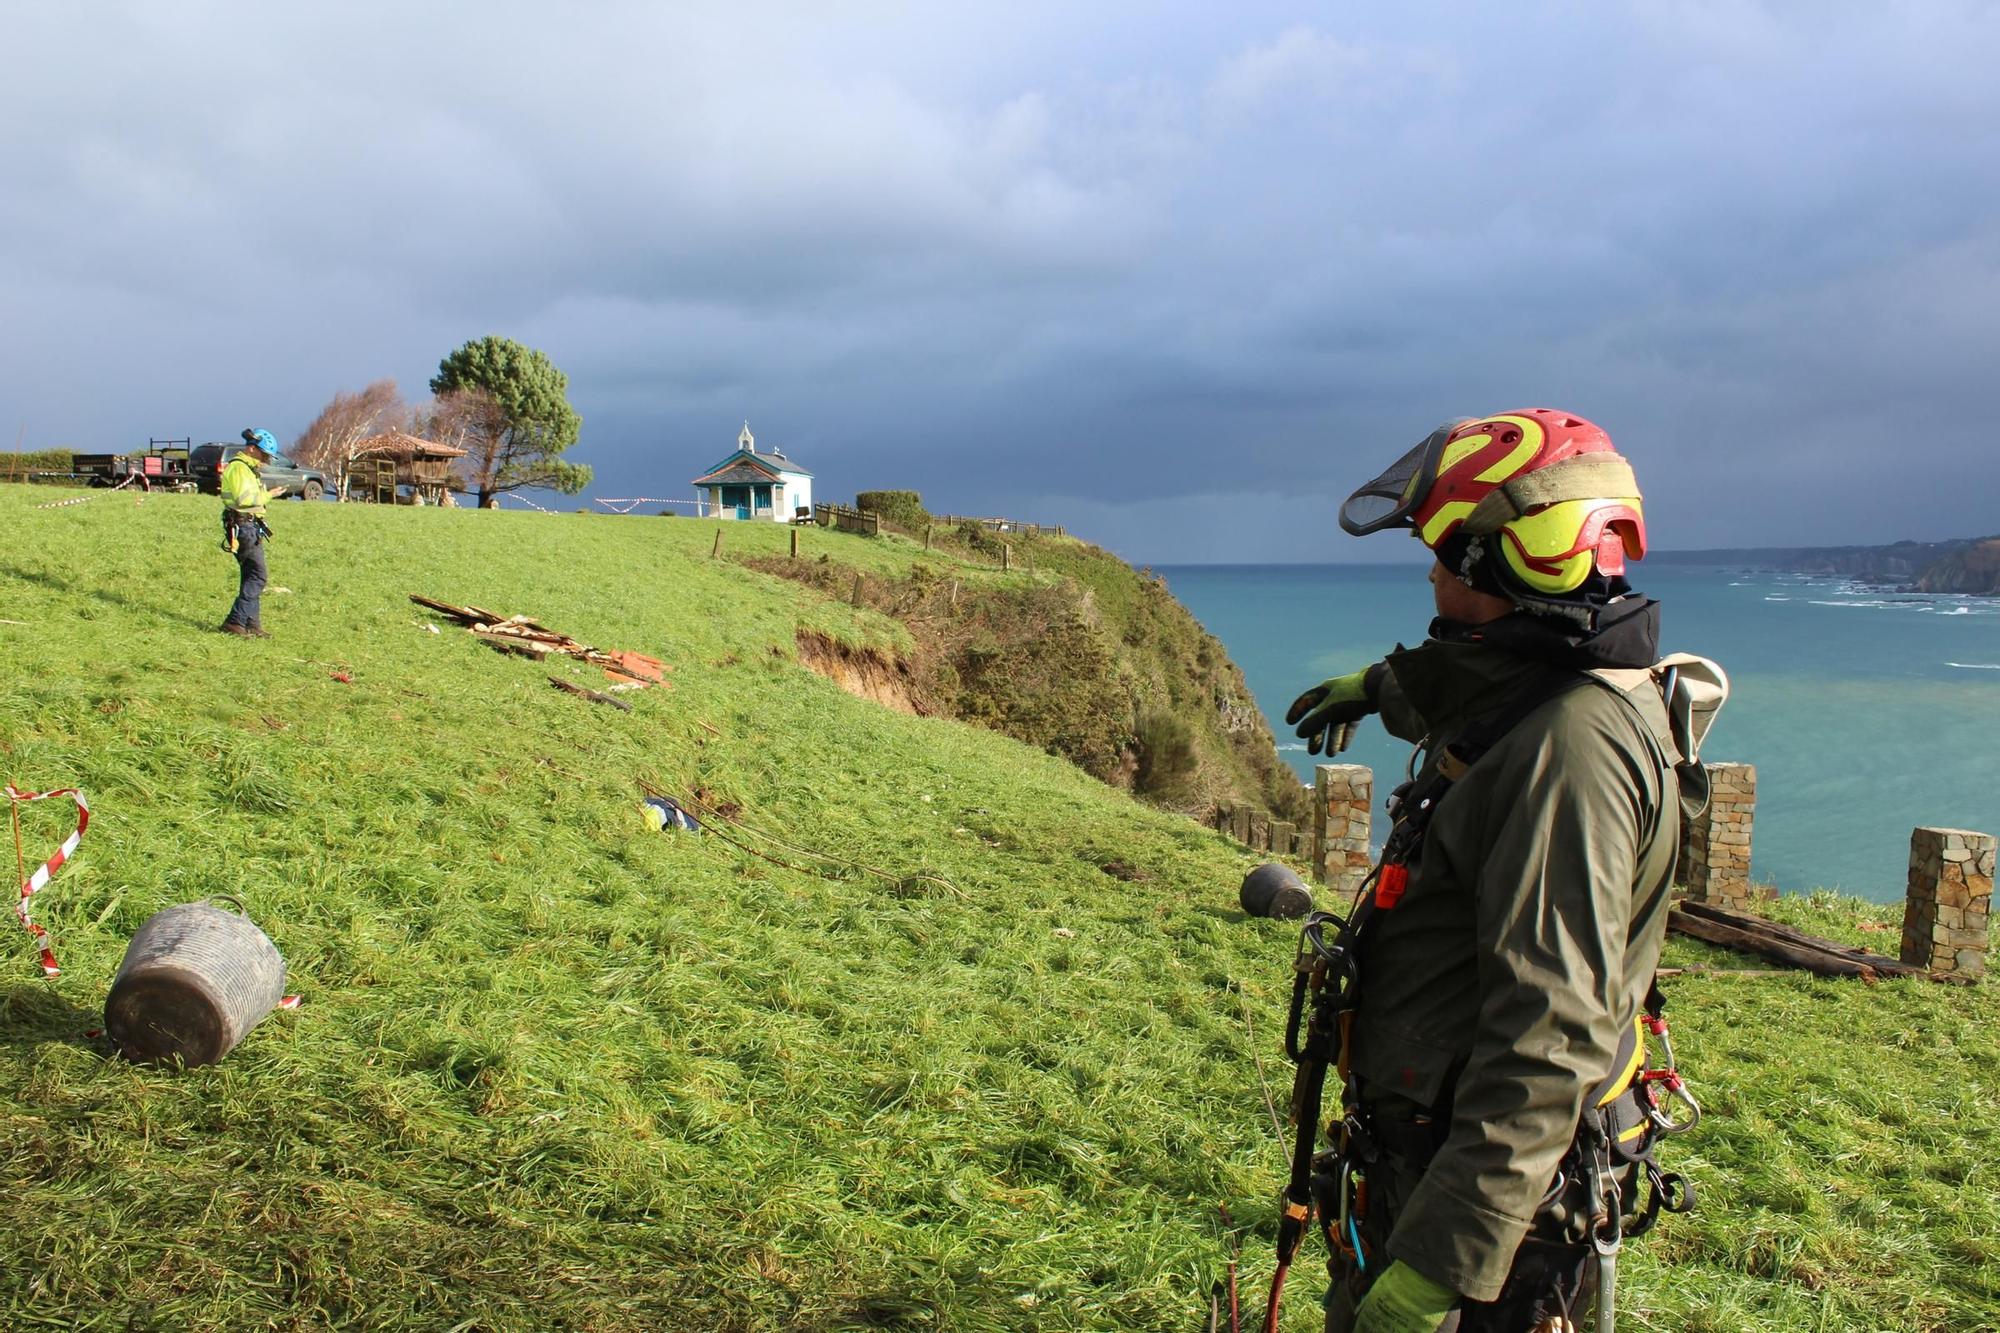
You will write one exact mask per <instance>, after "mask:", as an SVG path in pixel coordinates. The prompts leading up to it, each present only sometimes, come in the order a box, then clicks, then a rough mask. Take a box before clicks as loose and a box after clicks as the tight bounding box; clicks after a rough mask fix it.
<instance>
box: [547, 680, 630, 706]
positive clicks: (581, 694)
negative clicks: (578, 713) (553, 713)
mask: <svg viewBox="0 0 2000 1333" xmlns="http://www.w3.org/2000/svg"><path fill="white" fill-rule="evenodd" d="M549 684H551V685H553V686H555V687H556V688H557V689H559V690H561V691H562V692H563V693H564V694H574V695H575V696H576V697H577V698H579V699H588V700H590V701H591V702H592V703H594V704H610V705H611V706H612V707H613V708H615V709H617V710H618V711H619V712H621V713H629V712H631V711H632V705H631V704H630V703H628V702H626V701H625V700H623V699H617V698H613V697H612V696H611V695H608V694H604V693H602V692H601V691H598V690H586V689H584V688H583V686H581V685H574V684H571V683H570V682H569V681H566V680H564V679H563V678H562V677H561V676H550V677H549Z"/></svg>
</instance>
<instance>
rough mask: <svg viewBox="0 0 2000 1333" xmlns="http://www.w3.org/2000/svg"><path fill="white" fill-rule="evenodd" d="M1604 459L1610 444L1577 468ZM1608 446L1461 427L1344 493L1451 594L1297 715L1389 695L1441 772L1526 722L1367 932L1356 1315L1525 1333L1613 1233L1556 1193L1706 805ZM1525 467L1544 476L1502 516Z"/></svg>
mask: <svg viewBox="0 0 2000 1333" xmlns="http://www.w3.org/2000/svg"><path fill="white" fill-rule="evenodd" d="M1578 457H1583V458H1585V459H1586V460H1594V461H1589V462H1588V464H1587V466H1585V467H1582V468H1578V467H1576V466H1574V465H1571V466H1569V467H1567V468H1564V467H1559V466H1557V465H1559V464H1564V463H1566V462H1568V461H1569V460H1572V459H1576V458H1578ZM1607 457H1608V458H1609V459H1613V460H1616V461H1617V463H1618V464H1619V466H1620V467H1622V466H1623V460H1622V459H1617V455H1615V454H1613V453H1611V449H1610V442H1609V440H1608V439H1606V438H1605V436H1604V434H1603V432H1602V431H1599V430H1598V429H1597V428H1596V427H1594V426H1591V425H1590V424H1589V423H1587V422H1582V421H1580V420H1579V419H1577V418H1575V417H1571V416H1568V415H1567V414H1563V413H1553V412H1547V411H1545V410H1541V409H1533V410H1529V411H1525V412H1521V413H1513V414H1507V415H1505V416H1499V417H1492V418H1484V419H1481V420H1478V421H1474V422H1460V423H1453V424H1452V425H1450V426H1447V427H1444V428H1441V429H1440V430H1439V431H1438V432H1437V433H1435V434H1434V435H1433V436H1432V437H1431V438H1430V439H1429V440H1427V441H1426V442H1425V444H1423V445H1420V446H1418V448H1417V449H1416V450H1413V451H1412V453H1411V454H1410V455H1409V456H1408V457H1406V458H1405V459H1404V460H1403V461H1402V462H1401V463H1399V464H1398V465H1397V467H1396V468H1393V469H1391V471H1390V472H1389V473H1386V474H1384V476H1383V478H1381V479H1378V481H1377V482H1375V483H1371V486H1370V487H1368V488H1364V489H1363V491H1362V492H1359V493H1357V495H1356V497H1355V498H1354V499H1351V500H1350V501H1349V502H1348V505H1347V507H1346V508H1345V509H1344V510H1343V513H1342V523H1343V526H1346V527H1348V528H1349V530H1350V531H1362V532H1366V531H1374V530H1377V529H1379V528H1380V527H1386V526H1394V525H1403V526H1409V527H1412V528H1413V529H1414V530H1415V531H1416V535H1417V536H1418V537H1419V538H1421V539H1422V540H1424V542H1425V544H1426V545H1428V546H1430V547H1431V549H1432V551H1433V553H1434V554H1435V555H1436V556H1437V563H1436V564H1435V565H1434V567H1433V569H1432V572H1431V581H1432V583H1433V585H1434V588H1435V599H1436V605H1437V610H1438V612H1439V616H1438V619H1436V620H1435V621H1433V622H1432V625H1431V631H1430V636H1429V638H1428V639H1427V640H1426V641H1425V642H1424V643H1423V644H1422V645H1420V646H1418V647H1416V648H1412V649H1398V650H1397V651H1396V652H1394V653H1392V654H1391V655H1390V656H1389V657H1388V658H1387V659H1386V660H1385V661H1383V662H1381V663H1378V664H1376V665H1375V666H1373V667H1370V668H1368V669H1366V670H1364V671H1360V672H1356V673H1354V674H1353V675H1351V676H1347V677H1339V678H1336V679H1334V680H1329V681H1326V682H1324V683H1323V684H1321V685H1319V686H1316V687H1314V688H1313V689H1312V690H1308V691H1306V693H1305V694H1303V695H1301V696H1300V698H1299V700H1298V701H1297V702H1296V703H1295V704H1294V705H1293V707H1292V712H1291V714H1290V716H1289V717H1288V721H1291V722H1294V723H1298V724H1299V728H1298V730H1299V734H1300V735H1301V736H1304V737H1307V738H1308V739H1309V741H1310V743H1311V748H1312V749H1314V750H1315V751H1318V750H1319V749H1321V748H1322V747H1325V748H1327V749H1328V750H1329V752H1330V751H1331V750H1333V749H1336V748H1338V744H1339V742H1338V740H1337V739H1336V738H1337V736H1338V735H1339V733H1340V730H1341V729H1342V728H1349V727H1351V726H1352V725H1354V724H1355V723H1356V722H1358V721H1359V720H1360V719H1361V718H1362V717H1364V716H1366V715H1367V714H1369V713H1373V712H1379V713H1380V714H1381V716H1382V719H1383V722H1384V724H1385V725H1386V726H1387V727H1388V729H1389V730H1390V732H1392V733H1393V734H1395V735H1397V736H1399V737H1402V738H1403V739H1406V740H1409V741H1411V742H1412V743H1422V744H1423V745H1424V747H1425V750H1424V753H1425V755H1426V765H1425V768H1424V769H1423V770H1421V771H1420V773H1419V775H1418V784H1419V785H1421V784H1422V782H1423V781H1424V777H1425V776H1426V775H1427V774H1428V773H1429V771H1430V770H1431V769H1432V768H1433V767H1435V766H1436V765H1438V764H1439V763H1440V762H1443V761H1444V759H1445V755H1446V753H1447V746H1448V745H1449V744H1450V743H1451V742H1452V741H1453V740H1454V739H1455V738H1458V737H1460V736H1462V735H1464V734H1465V733H1466V732H1467V729H1468V728H1470V727H1475V726H1484V727H1487V728H1489V729H1490V728H1491V727H1492V726H1494V725H1495V724H1496V720H1497V719H1500V718H1503V717H1504V718H1506V719H1508V724H1505V725H1504V730H1502V731H1501V733H1500V734H1499V736H1498V739H1496V740H1492V741H1491V744H1490V748H1488V749H1486V750H1485V751H1484V752H1483V753H1482V754H1480V755H1478V756H1477V757H1476V759H1475V760H1474V762H1472V763H1470V765H1469V766H1467V767H1465V768H1464V770H1463V772H1462V774H1460V776H1459V777H1458V779H1457V780H1456V781H1455V782H1454V784H1453V785H1452V786H1451V788H1450V789H1449V790H1448V792H1447V793H1446V794H1445V797H1444V798H1442V799H1440V800H1439V802H1438V804H1437V805H1436V807H1435V813H1434V815H1433V816H1432V818H1431V820H1430V823H1429V825H1428V827H1427V829H1426V831H1425V833H1424V835H1423V837H1422V840H1421V842H1420V843H1419V844H1418V847H1417V851H1416V853H1415V855H1414V857H1413V858H1412V860H1411V863H1410V865H1409V867H1408V872H1409V878H1408V881H1407V886H1406V887H1405V888H1404V889H1403V891H1402V894H1401V897H1400V898H1399V899H1397V900H1396V901H1395V902H1394V903H1393V906H1392V907H1391V908H1390V909H1388V910H1380V911H1377V912H1375V913H1374V915H1373V917H1372V919H1371V920H1370V922H1369V925H1368V928H1367V931H1366V933H1365V934H1364V936H1363V937H1362V941H1361V946H1360V952H1359V955H1358V957H1357V959H1356V975H1357V977H1358V980H1357V981H1356V983H1355V992H1354V995H1355V999H1354V1001H1353V1013H1352V1017H1351V1021H1352V1027H1351V1030H1350V1032H1349V1035H1348V1038H1347V1042H1346V1054H1347V1060H1348V1085H1347V1089H1346V1091H1347V1096H1348V1099H1349V1105H1350V1108H1351V1109H1352V1110H1353V1111H1354V1112H1355V1113H1356V1115H1357V1117H1358V1121H1357V1122H1358V1123H1359V1122H1365V1123H1366V1124H1367V1125H1368V1126H1369V1127H1370V1130H1371V1132H1372V1134H1373V1137H1374V1138H1375V1139H1376V1140H1379V1144H1380V1147H1381V1148H1382V1149H1383V1150H1384V1156H1383V1159H1382V1160H1380V1161H1378V1162H1375V1163H1373V1164H1371V1165H1370V1166H1369V1167H1368V1169H1367V1172H1366V1174H1367V1179H1368V1186H1369V1191H1370V1202H1369V1203H1368V1206H1367V1209H1366V1215H1365V1216H1364V1217H1363V1219H1362V1222H1361V1225H1360V1227H1359V1228H1358V1231H1357V1234H1358V1236H1359V1238H1360V1241H1361V1247H1360V1248H1361V1250H1362V1253H1363V1256H1364V1259H1365V1265H1360V1266H1358V1265H1356V1264H1355V1263H1353V1261H1351V1260H1349V1261H1347V1262H1346V1264H1345V1265H1344V1266H1343V1264H1342V1263H1341V1262H1340V1261H1339V1258H1338V1256H1336V1263H1335V1270H1334V1278H1335V1281H1334V1286H1333V1289H1332V1290H1331V1292H1330V1293H1329V1299H1328V1319H1327V1327H1328V1329H1329V1330H1332V1331H1333V1333H1345V1330H1349V1329H1358V1330H1362V1331H1363V1333H1431V1331H1432V1330H1436V1329H1440V1328H1444V1329H1451V1328H1457V1329H1461V1330H1473V1329H1479V1330H1492V1331H1493V1333H1513V1331H1514V1330H1517V1329H1518V1330H1524V1331H1525V1330H1528V1329H1532V1328H1538V1327H1541V1326H1542V1321H1543V1320H1545V1319H1546V1318H1548V1317H1549V1316H1550V1315H1551V1314H1552V1313H1560V1312H1569V1313H1571V1314H1572V1316H1573V1315H1574V1313H1576V1310H1575V1306H1576V1304H1577V1303H1578V1302H1580V1301H1584V1300H1585V1299H1586V1298H1587V1295H1588V1288H1589V1284H1590V1281H1591V1274H1590V1271H1589V1268H1590V1266H1589V1264H1588V1262H1587V1260H1588V1259H1589V1249H1588V1244H1587V1242H1586V1243H1584V1244H1583V1245H1582V1246H1581V1247H1579V1246H1578V1244H1577V1243H1576V1240H1575V1237H1574V1236H1569V1237H1563V1236H1560V1235H1559V1234H1557V1233H1556V1232H1555V1231H1554V1230H1553V1229H1551V1228H1549V1227H1548V1226H1547V1225H1545V1220H1544V1219H1541V1214H1542V1213H1543V1212H1544V1205H1545V1204H1546V1203H1547V1202H1548V1201H1549V1199H1550V1198H1551V1197H1553V1191H1552V1188H1551V1182H1552V1181H1554V1180H1555V1179H1556V1177H1557V1172H1558V1168H1559V1165H1560V1164H1561V1162H1562V1160H1563V1158H1564V1155H1565V1153H1566V1152H1567V1151H1568V1150H1569V1148H1570V1146H1571V1143H1572V1141H1573V1140H1574V1138H1575V1136H1576V1133H1577V1127H1578V1121H1579V1117H1580V1115H1581V1113H1582V1111H1583V1109H1584V1101H1585V1098H1586V1096H1587V1095H1588V1094H1590V1093H1591V1091H1592V1089H1593V1088H1594V1087H1595V1086H1596V1085H1597V1084H1598V1083H1599V1082H1600V1081H1601V1080H1603V1079H1604V1078H1605V1077H1606V1076H1607V1074H1609V1073H1611V1072H1612V1070H1613V1066H1614V1063H1615V1062H1616V1061H1617V1060H1618V1058H1619V1053H1620V1041H1621V1038H1622V1037H1623V1036H1624V1035H1625V1034H1626V1033H1627V1032H1628V1031H1629V1030H1630V1029H1631V1027H1632V1025H1633V1021H1634V1018H1635V1016H1636V1015H1637V1013H1638V1011H1639V1007H1640V1005H1641V1003H1642V1001H1643V999H1644V997H1645V995H1646V993H1647V990H1648V987H1649V985H1650V983H1651V981H1652V977H1653V971H1654V967H1655V965H1656V963H1657V962H1658V960H1659V954H1660V946H1661V942H1662V938H1663V936H1664V933H1665V928H1666V914H1667V893H1668V886H1669V882H1670V879H1671V876H1672V872H1673V865H1674V855H1675V847H1676V843H1677V841H1678V832H1679V818H1680V806H1679V802H1678V799H1677V786H1676V780H1675V775H1674V765H1675V764H1676V763H1677V762H1678V761H1679V759H1680V755H1679V754H1678V753H1677V751H1676V750H1675V748H1674V741H1673V739H1672V737H1673V729H1672V727H1671V725H1670V722H1669V719H1668V716H1667V710H1666V707H1665V705H1664V703H1663V701H1662V698H1661V695H1660V691H1659V689H1658V688H1657V686H1655V685H1654V684H1653V682H1652V680H1651V678H1650V676H1648V675H1647V674H1646V673H1645V672H1644V671H1643V670H1633V669H1634V668H1646V667H1649V666H1651V665H1652V664H1653V662H1654V661H1655V659H1656V658H1657V657H1658V638H1659V604H1658V603H1657V602H1653V601H1651V600H1649V599H1647V598H1644V597H1641V596H1639V595H1637V594H1635V593H1633V592H1632V591H1631V590H1630V587H1629V585H1627V584H1626V582H1625V579H1624V577H1623V575H1624V571H1625V564H1624V561H1625V557H1626V556H1627V555H1628V554H1629V555H1630V556H1632V557H1634V558H1636V557H1638V556H1639V555H1642V554H1643V552H1644V528H1643V524H1642V522H1641V520H1640V519H1639V498H1638V491H1637V486H1636V484H1635V483H1633V482H1632V481H1631V477H1630V469H1629V468H1623V471H1622V473H1620V472H1618V471H1616V470H1615V469H1609V468H1605V467H1602V466H1600V465H1599V464H1600V463H1601V462H1602V461H1603V460H1604V459H1605V458H1607ZM1509 465H1511V466H1512V467H1513V469H1514V470H1513V471H1512V472H1511V473H1509V472H1508V471H1507V468H1508V466H1509ZM1545 470H1553V471H1554V472H1555V476H1554V477H1553V478H1550V477H1547V476H1542V478H1541V480H1540V481H1538V482H1536V481H1533V480H1532V479H1533V478H1535V477H1536V476H1537V475H1538V474H1542V473H1544V472H1545ZM1510 477H1511V478H1513V479H1516V480H1522V479H1529V480H1528V481H1526V482H1524V483H1523V484H1521V485H1519V486H1517V487H1516V488H1515V490H1514V491H1513V493H1512V494H1510V495H1507V496H1504V497H1503V503H1502V505H1495V506H1489V507H1488V509H1487V510H1485V511H1478V502H1479V501H1480V500H1481V499H1482V498H1483V497H1484V496H1485V495H1487V494H1491V493H1496V492H1497V491H1499V490H1501V489H1502V488H1501V487H1500V486H1499V485H1497V484H1496V478H1497V480H1498V481H1499V482H1505V481H1507V480H1508V479H1509V478H1510ZM1391 506H1396V508H1394V509H1392V508H1391ZM1496 508H1498V509H1500V510H1501V513H1500V516H1499V519H1498V520H1497V521H1496V520H1495V518H1494V514H1493V511H1494V509H1496ZM1552 510H1553V511H1555V517H1554V518H1553V520H1552V521H1548V522H1543V523H1541V524H1540V525H1539V526H1537V524H1536V520H1538V519H1542V518H1544V517H1545V516H1546V515H1548V514H1549V513H1550V512H1551V511H1552ZM1475 511H1478V512H1480V513H1483V515H1484V521H1483V522H1482V521H1481V520H1480V519H1478V518H1475V517H1474V515H1475ZM1588 672H1603V673H1604V674H1603V676H1591V675H1584V674H1583V673H1588ZM1555 677H1561V678H1564V679H1566V680H1567V681H1568V687H1567V688H1562V689H1560V690H1559V691H1558V690H1557V689H1554V688H1551V686H1550V683H1549V682H1550V681H1551V680H1552V678H1555ZM1606 677H1608V679H1607V678H1606ZM1524 707H1525V708H1526V710H1527V711H1525V712H1523V711H1522V709H1523V708H1524ZM1545 1240H1546V1243H1544V1242H1545ZM1524 1241H1525V1242H1526V1243H1525V1244H1524ZM1454 1321H1456V1322H1454Z"/></svg>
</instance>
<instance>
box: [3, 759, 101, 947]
mask: <svg viewBox="0 0 2000 1333" xmlns="http://www.w3.org/2000/svg"><path fill="white" fill-rule="evenodd" d="M57 797H66V798H68V799H69V800H72V801H75V802H76V832H74V833H72V834H70V835H69V836H68V837H67V838H65V839H63V844H62V846H60V847H58V848H56V850H55V854H54V855H52V856H50V857H49V859H48V860H46V861H44V862H42V864H41V865H39V866H37V867H36V868H35V873H34V874H32V875H30V874H29V873H28V867H27V860H26V858H25V857H24V856H23V855H22V852H21V806H22V805H23V804H25V803H27V802H29V801H47V800H53V799H55V798H57ZM7 812H8V814H10V815H11V816H12V817H13V823H14V864H15V868H16V870H17V871H18V872H19V874H20V876H21V899H20V901H19V902H18V903H16V904H15V905H14V915H15V916H17V917H19V918H20V920H21V928H22V929H23V930H26V931H27V932H28V933H29V934H30V935H32V936H34V937H35V944H36V945H37V947H38V950H39V952H40V954H41V960H42V971H43V973H44V974H46V975H48V976H51V977H53V976H55V975H57V974H58V973H59V972H61V971H62V969H61V968H60V967H58V966H57V965H56V955H55V950H54V949H53V948H51V947H50V944H49V932H48V929H47V927H45V926H42V925H39V924H37V923H36V922H35V921H33V920H31V919H30V918H29V916H28V900H29V899H30V898H32V897H34V896H35V895H36V894H37V893H39V892H40V891H41V890H42V888H43V887H44V886H45V885H47V884H48V882H49V879H50V877H51V876H53V875H54V874H55V873H56V871H58V870H61V869H62V868H63V863H64V862H66V861H68V860H69V858H70V857H72V856H74V855H75V854H76V848H77V844H78V843H80V842H82V841H83V831H84V829H86V828H88V827H89V826H90V806H89V805H88V804H87V803H86V802H85V801H84V799H83V793H82V792H81V791H78V790H77V789H76V788H74V787H63V788H60V789H58V790H56V791H20V790H18V789H17V788H16V787H15V786H14V784H13V783H11V782H10V783H8V784H7Z"/></svg>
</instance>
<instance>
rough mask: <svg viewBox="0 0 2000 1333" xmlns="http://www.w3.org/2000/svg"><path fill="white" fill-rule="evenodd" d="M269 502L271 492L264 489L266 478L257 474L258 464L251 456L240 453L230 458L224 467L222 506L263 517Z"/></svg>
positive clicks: (240, 512)
mask: <svg viewBox="0 0 2000 1333" xmlns="http://www.w3.org/2000/svg"><path fill="white" fill-rule="evenodd" d="M269 503H271V493H270V492H269V491H267V490H265V489H264V479H263V478H262V477H260V476H258V475H257V465H256V464H255V463H252V462H251V461H250V456H249V455H248V454H247V453H245V454H238V455H236V457H234V458H232V459H230V460H229V465H228V466H227V467H225V468H223V469H222V507H223V508H224V509H229V510H234V511H235V512H237V513H239V514H251V515H254V516H256V517H258V518H262V517H263V516H264V506H265V505H267V504H269Z"/></svg>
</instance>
